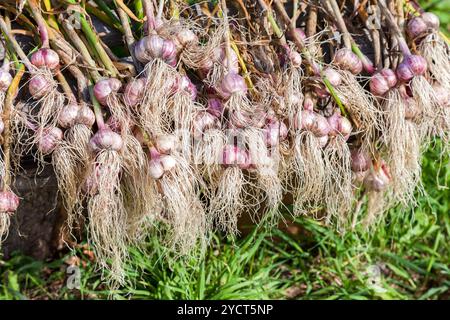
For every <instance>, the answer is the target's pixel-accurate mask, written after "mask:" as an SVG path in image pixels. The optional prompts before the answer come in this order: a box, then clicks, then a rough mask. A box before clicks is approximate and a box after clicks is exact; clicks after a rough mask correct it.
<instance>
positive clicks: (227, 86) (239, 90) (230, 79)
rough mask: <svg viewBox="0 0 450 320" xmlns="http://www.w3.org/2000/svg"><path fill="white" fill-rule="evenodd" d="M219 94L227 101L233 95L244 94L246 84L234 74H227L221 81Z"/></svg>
mask: <svg viewBox="0 0 450 320" xmlns="http://www.w3.org/2000/svg"><path fill="white" fill-rule="evenodd" d="M219 93H220V94H221V95H222V97H223V98H225V99H228V98H230V97H231V96H232V95H233V94H246V93H247V84H246V83H245V80H244V78H243V77H241V76H240V75H239V74H237V73H234V72H229V73H227V74H226V75H225V77H224V78H223V79H222V82H221V85H220V88H219Z"/></svg>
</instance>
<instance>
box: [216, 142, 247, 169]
mask: <svg viewBox="0 0 450 320" xmlns="http://www.w3.org/2000/svg"><path fill="white" fill-rule="evenodd" d="M222 165H223V166H224V167H230V166H238V167H239V168H241V169H249V168H250V167H251V161H250V155H249V154H248V152H247V151H245V150H242V149H240V148H239V147H237V146H232V145H227V146H225V147H224V148H223V152H222Z"/></svg>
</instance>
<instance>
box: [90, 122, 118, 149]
mask: <svg viewBox="0 0 450 320" xmlns="http://www.w3.org/2000/svg"><path fill="white" fill-rule="evenodd" d="M89 147H90V149H91V150H92V151H94V152H99V151H101V150H113V151H120V150H121V149H122V147H123V140H122V137H121V136H120V135H119V134H117V133H115V132H114V131H112V130H111V129H109V128H104V129H100V130H99V131H97V133H96V134H95V135H94V136H93V137H92V138H91V140H90V141H89Z"/></svg>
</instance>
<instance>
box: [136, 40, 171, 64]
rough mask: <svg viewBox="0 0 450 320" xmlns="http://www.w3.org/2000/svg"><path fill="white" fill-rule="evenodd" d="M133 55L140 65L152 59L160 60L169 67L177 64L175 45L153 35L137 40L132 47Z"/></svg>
mask: <svg viewBox="0 0 450 320" xmlns="http://www.w3.org/2000/svg"><path fill="white" fill-rule="evenodd" d="M134 54H135V57H136V59H138V60H139V61H140V62H142V63H147V62H150V61H151V60H152V59H161V60H163V61H164V62H166V63H168V64H169V65H171V66H173V65H176V63H177V48H176V46H175V43H174V42H173V41H171V40H165V39H163V38H161V37H160V36H158V35H155V34H152V35H150V36H146V37H144V38H142V39H141V40H139V41H138V42H137V43H136V46H135V47H134Z"/></svg>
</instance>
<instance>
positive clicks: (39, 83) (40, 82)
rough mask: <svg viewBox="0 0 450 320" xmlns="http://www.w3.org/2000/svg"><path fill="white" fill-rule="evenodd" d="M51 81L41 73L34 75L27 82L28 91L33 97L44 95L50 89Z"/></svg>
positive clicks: (38, 97)
mask: <svg viewBox="0 0 450 320" xmlns="http://www.w3.org/2000/svg"><path fill="white" fill-rule="evenodd" d="M51 86H52V85H51V83H50V82H49V80H48V79H47V78H46V77H44V76H43V75H40V74H38V75H35V76H34V77H33V78H32V79H31V80H30V82H29V83H28V91H29V92H30V95H31V96H32V97H33V98H34V99H36V100H37V99H40V98H42V97H44V96H45V95H46V94H47V93H48V92H49V91H50V89H51Z"/></svg>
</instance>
